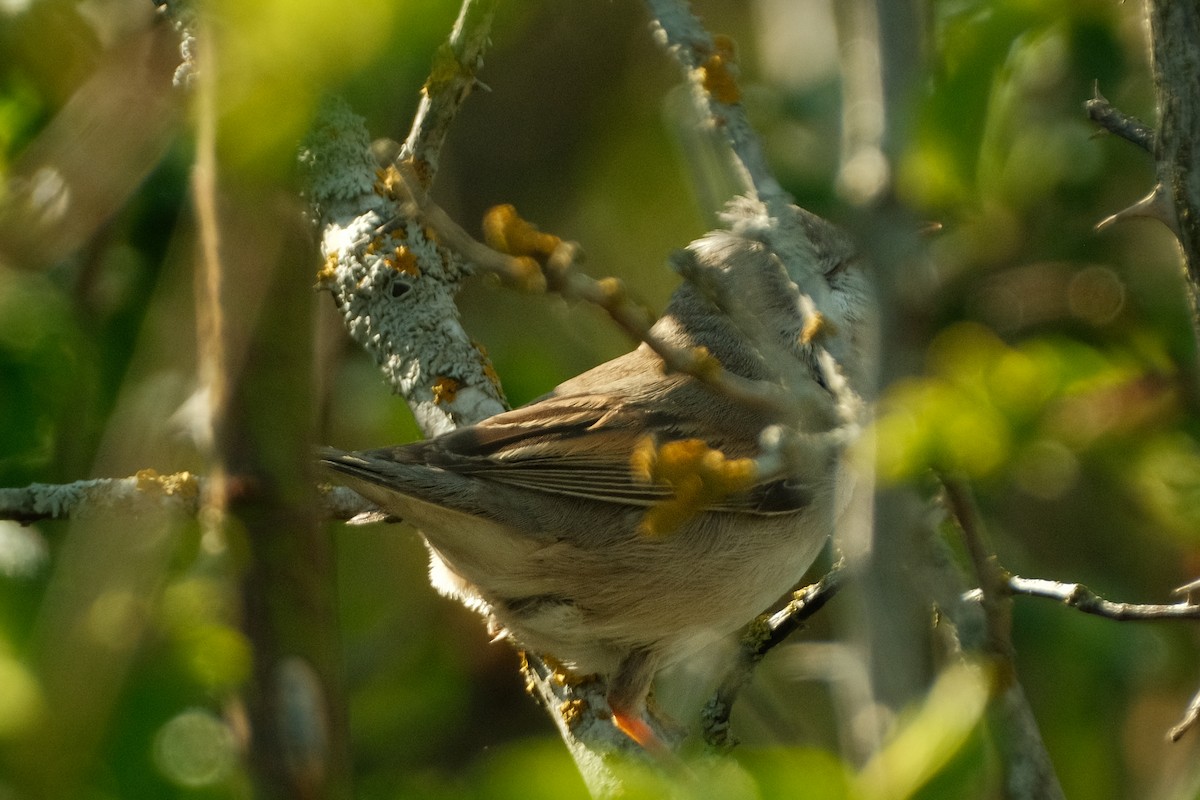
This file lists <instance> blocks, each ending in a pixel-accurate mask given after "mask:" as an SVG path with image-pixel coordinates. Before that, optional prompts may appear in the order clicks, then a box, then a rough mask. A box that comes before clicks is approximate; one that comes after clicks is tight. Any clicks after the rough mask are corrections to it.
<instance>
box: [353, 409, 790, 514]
mask: <svg viewBox="0 0 1200 800" xmlns="http://www.w3.org/2000/svg"><path fill="white" fill-rule="evenodd" d="M647 434H649V435H651V436H653V437H654V438H655V440H656V441H657V442H658V443H662V442H667V441H673V440H682V439H691V438H697V439H704V440H705V441H706V444H707V445H708V446H709V447H711V448H714V449H717V450H721V451H722V452H724V454H725V455H726V456H727V457H730V458H733V457H741V456H746V455H750V454H751V453H749V452H731V451H730V448H731V445H730V443H729V442H725V441H720V440H716V441H714V440H712V437H711V436H710V437H707V438H706V437H704V436H701V435H700V432H699V431H697V430H694V429H693V428H692V426H691V425H689V424H688V423H687V422H686V421H685V420H683V419H681V418H679V417H675V416H672V415H670V414H666V413H663V412H651V411H647V410H646V409H644V408H639V407H637V406H636V405H631V404H628V403H624V402H622V401H621V400H619V399H617V398H615V397H606V396H604V395H596V394H586V395H573V396H563V397H548V398H545V399H543V400H540V401H538V402H536V403H533V404H531V405H529V406H525V407H523V408H518V409H515V410H513V411H509V412H506V413H504V414H500V415H498V416H496V417H492V418H491V419H489V420H487V421H485V422H483V423H481V424H479V425H475V426H472V427H468V428H462V429H460V430H458V431H455V432H453V433H449V434H446V435H444V436H441V437H438V438H437V439H433V440H430V441H428V442H425V443H421V444H418V445H409V446H406V447H403V448H396V449H393V450H391V451H375V452H373V453H371V455H373V456H377V457H378V456H380V455H382V454H383V453H387V452H390V453H392V454H393V457H396V458H403V459H404V460H406V461H410V459H411V461H410V463H412V461H421V462H424V463H426V464H429V465H430V466H434V467H438V468H440V469H444V470H447V471H449V472H453V473H456V474H459V475H463V476H473V477H476V478H479V479H483V480H487V481H494V482H496V483H502V484H506V485H509V486H513V487H519V488H522V489H527V490H530V491H536V492H549V493H554V494H560V495H569V496H573V497H579V498H586V499H589V500H599V501H604V502H611V503H619V504H625V505H634V506H644V507H649V506H654V505H657V504H659V503H663V502H665V501H668V500H670V499H671V498H672V497H674V496H675V489H674V488H673V487H672V486H670V485H668V484H665V483H658V482H652V481H648V480H645V479H644V477H642V476H639V475H638V474H637V473H636V472H635V470H634V467H633V463H632V456H633V453H634V450H635V448H637V447H638V446H639V444H641V443H643V442H644V440H645V437H646V435H647ZM741 449H742V450H743V451H745V450H746V445H745V444H743V445H742V446H741ZM811 497H812V493H811V489H810V488H809V487H806V486H804V485H802V484H800V483H799V482H796V481H791V480H787V479H776V480H771V481H764V482H761V483H758V484H755V485H753V486H751V487H750V488H749V489H748V490H746V491H742V492H738V493H736V494H729V495H726V496H725V497H723V498H722V499H721V500H719V501H717V502H713V503H710V504H709V505H707V506H706V508H709V509H711V510H716V511H728V512H734V513H752V514H783V513H791V512H795V511H799V510H800V509H802V508H804V507H805V506H807V505H808V504H809V503H810V502H811Z"/></svg>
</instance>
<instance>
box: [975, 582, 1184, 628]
mask: <svg viewBox="0 0 1200 800" xmlns="http://www.w3.org/2000/svg"><path fill="white" fill-rule="evenodd" d="M1005 591H1006V592H1007V593H1008V594H1010V595H1024V596H1026V597H1042V598H1046V599H1049V600H1057V601H1058V602H1060V603H1062V604H1063V605H1065V606H1068V607H1070V608H1073V609H1075V610H1076V611H1082V612H1083V613H1085V614H1092V615H1094V616H1097V617H1104V618H1105V619H1111V620H1116V621H1118V622H1130V621H1149V620H1162V619H1200V605H1196V604H1193V603H1192V602H1190V601H1187V600H1184V601H1181V602H1178V603H1118V602H1114V601H1112V600H1106V599H1105V598H1103V597H1101V596H1100V595H1098V594H1096V593H1095V592H1093V591H1092V590H1091V589H1089V588H1088V587H1086V586H1084V585H1083V584H1081V583H1060V582H1059V581H1050V580H1045V579H1042V578H1022V577H1020V576H1017V575H1011V576H1009V577H1008V578H1007V580H1006V582H1005ZM979 597H980V594H979V590H978V589H976V590H974V591H972V592H968V593H967V598H968V599H971V600H975V599H978V598H979Z"/></svg>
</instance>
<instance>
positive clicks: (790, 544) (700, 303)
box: [323, 201, 869, 745]
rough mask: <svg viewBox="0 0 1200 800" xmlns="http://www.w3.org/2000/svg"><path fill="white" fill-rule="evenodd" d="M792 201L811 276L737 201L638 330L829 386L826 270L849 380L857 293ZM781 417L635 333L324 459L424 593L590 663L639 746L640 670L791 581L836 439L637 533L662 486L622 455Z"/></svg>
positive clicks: (820, 507)
mask: <svg viewBox="0 0 1200 800" xmlns="http://www.w3.org/2000/svg"><path fill="white" fill-rule="evenodd" d="M791 213H792V214H794V217H793V218H792V219H790V220H786V221H785V222H787V223H788V224H798V225H801V226H803V229H804V230H805V231H807V232H808V235H809V238H810V239H812V240H814V241H816V242H817V243H818V247H816V248H815V249H814V251H813V252H809V253H807V254H806V258H807V259H808V262H807V264H806V265H804V266H803V268H802V269H803V270H804V271H806V272H807V273H811V274H807V275H797V274H796V272H797V270H796V269H795V267H794V266H793V267H792V268H791V270H790V271H789V264H788V263H787V259H786V258H781V256H780V254H779V253H777V252H776V251H775V249H773V247H772V244H771V242H772V238H771V234H770V231H772V230H774V229H775V228H774V226H776V225H777V224H778V222H775V221H772V220H769V219H768V218H767V216H766V212H765V210H764V209H763V207H762V206H761V205H760V204H758V203H754V202H751V201H741V203H740V204H739V205H736V206H733V207H731V211H730V213H729V215H728V217H727V218H728V219H729V221H730V222H731V223H732V229H731V230H719V231H714V232H711V233H709V234H707V235H706V236H704V237H702V238H701V239H699V240H698V241H696V242H693V243H692V244H691V245H690V246H689V248H688V251H687V252H686V253H685V254H684V257H685V259H686V260H687V267H686V269H684V272H685V273H686V274H687V275H688V276H689V277H690V278H691V280H689V281H686V282H685V283H684V284H682V285H681V286H680V288H679V289H678V290H677V291H676V292H675V294H674V296H673V297H672V299H671V302H670V304H669V305H668V307H667V310H666V312H665V314H664V315H663V316H662V318H661V319H659V320H658V322H657V323H656V324H655V325H654V328H653V332H654V333H655V334H656V335H657V336H659V337H662V338H663V339H665V340H666V341H668V342H670V343H671V344H672V345H674V346H676V347H704V348H706V349H707V350H708V352H710V353H711V354H712V355H713V356H714V357H715V358H716V359H717V360H718V361H719V362H720V364H721V365H722V366H723V367H724V368H725V369H726V370H729V371H730V372H733V373H736V374H738V375H741V376H743V377H745V378H749V379H753V380H761V381H768V382H772V383H775V384H777V385H783V386H789V385H790V386H793V387H794V386H796V385H797V383H805V384H806V388H807V389H813V388H816V389H817V390H818V391H820V392H822V393H826V392H828V391H829V390H828V388H827V387H826V381H825V380H824V379H823V377H822V372H821V371H820V370H819V369H818V367H817V366H816V358H815V356H814V352H813V346H812V344H811V335H810V333H809V334H806V332H805V330H806V328H805V325H806V319H811V317H810V316H806V314H805V313H803V312H802V310H801V305H800V302H799V296H798V294H797V292H796V283H800V285H801V286H803V285H805V284H804V282H805V281H808V282H809V283H811V282H812V281H813V280H818V281H821V282H822V284H823V285H822V286H821V287H820V288H821V291H822V292H825V293H826V295H825V297H824V298H823V299H824V301H825V302H824V303H823V304H822V306H821V313H822V315H824V316H825V317H828V319H827V321H828V322H830V323H832V329H836V330H837V331H839V336H841V337H842V339H843V340H844V341H845V342H847V343H848V345H847V346H846V347H844V348H842V349H841V351H840V352H839V358H840V359H841V361H842V363H841V365H840V366H841V368H842V370H843V372H844V373H845V374H846V375H847V376H848V377H849V378H850V379H851V382H852V383H853V382H854V381H855V380H857V379H858V376H859V374H860V373H861V370H862V365H861V358H860V356H859V355H858V354H859V353H860V352H861V348H862V344H861V339H862V338H863V337H862V336H861V335H860V334H859V331H861V330H862V328H863V326H864V317H865V315H866V314H867V312H868V307H869V302H868V299H867V297H868V293H867V289H866V284H865V281H864V278H863V276H862V274H861V270H860V269H859V268H858V266H857V262H856V259H855V257H854V254H853V251H852V249H851V248H850V247H849V246H848V245H847V244H846V243H845V240H844V239H843V238H842V237H841V235H840V234H838V233H837V232H836V231H835V229H833V228H832V226H830V225H829V224H828V223H825V222H824V221H822V220H820V219H819V218H817V217H814V216H812V215H809V214H807V213H806V212H803V211H801V210H800V209H795V208H793V209H791ZM822 243H823V244H824V246H820V245H822ZM852 361H853V362H856V363H848V362H852ZM832 402H833V401H832V398H830V405H831V406H832ZM779 422H780V420H779V419H777V418H775V415H772V414H770V413H768V412H766V411H763V410H756V409H754V408H751V407H749V406H747V405H744V404H740V403H738V402H735V401H733V400H731V399H730V398H729V397H727V396H725V395H724V394H722V393H721V392H719V391H715V390H714V389H712V388H710V387H708V386H706V385H704V384H702V383H701V382H699V381H697V380H695V379H694V378H692V377H689V376H686V375H683V374H678V373H675V374H672V373H668V372H667V371H666V370H665V369H664V365H663V361H662V359H661V358H659V356H658V355H656V354H655V353H654V352H653V351H652V350H651V349H650V348H649V347H648V346H646V345H644V344H643V345H642V346H640V347H638V348H637V349H636V350H634V351H633V352H631V353H628V354H626V355H623V356H620V357H619V358H616V359H613V360H612V361H609V362H607V363H604V364H601V365H600V366H598V367H595V368H594V369H591V370H589V371H587V372H585V373H583V374H582V375H579V376H578V377H576V378H572V379H571V380H569V381H567V382H565V383H563V384H562V385H560V386H558V387H557V388H556V389H554V391H552V392H550V393H549V394H547V395H545V396H544V397H542V398H540V399H538V400H535V401H533V402H532V403H530V404H528V405H526V406H524V407H522V408H518V409H514V410H512V411H508V412H505V413H502V414H498V415H496V416H494V417H491V418H489V419H487V420H484V421H483V422H481V423H479V424H478V425H473V426H470V427H466V428H461V429H459V430H457V431H454V432H452V433H448V434H445V435H442V436H439V437H437V438H435V439H431V440H429V441H424V442H417V443H414V444H407V445H401V446H398V447H390V448H384V449H381V450H370V451H366V452H341V451H329V452H327V453H326V454H325V455H324V457H323V463H324V464H326V465H327V466H328V467H330V468H332V469H333V470H335V471H336V472H337V473H340V476H341V478H342V479H343V480H344V481H345V482H346V483H347V484H348V485H349V486H350V487H351V488H353V489H354V490H355V491H356V492H358V493H359V494H361V495H362V496H363V497H365V498H367V499H368V500H370V501H372V502H373V503H376V504H377V505H378V506H379V507H380V508H381V509H383V510H385V511H386V512H388V513H389V514H392V515H395V516H396V517H399V518H401V519H403V520H405V521H406V522H408V523H410V524H412V525H413V526H415V527H416V528H418V529H419V530H420V531H421V532H422V533H423V534H424V536H425V540H426V542H427V544H428V546H429V550H430V555H431V568H430V573H431V581H432V583H433V585H434V586H435V587H436V588H437V589H438V590H439V591H440V592H442V593H443V594H445V595H448V596H450V597H453V598H456V599H458V600H460V601H461V602H463V603H464V604H466V605H467V606H468V607H470V608H472V609H475V610H477V611H479V612H480V613H482V614H483V615H485V616H486V617H487V618H488V620H489V623H490V625H491V626H492V627H493V628H494V629H495V630H496V631H497V632H502V633H505V634H507V635H508V636H510V637H511V638H512V639H514V640H516V642H518V643H519V644H520V645H521V646H522V647H524V648H526V649H528V650H530V651H532V652H535V653H539V654H543V655H548V656H551V657H553V658H554V659H555V660H556V661H557V662H558V663H560V664H562V665H564V666H565V667H566V668H568V669H570V670H572V671H574V672H576V673H578V674H580V675H586V674H592V673H598V674H600V675H602V676H604V677H605V679H606V680H607V687H608V701H609V706H610V708H611V710H612V714H613V720H614V722H615V723H616V725H617V726H618V727H619V728H620V729H621V730H623V731H625V732H626V733H627V734H629V735H630V736H631V737H632V738H633V739H635V740H636V741H638V742H640V743H642V744H644V745H645V744H647V743H650V742H651V741H652V740H653V738H654V736H653V733H651V731H650V728H649V726H648V725H647V723H646V717H645V714H646V697H647V693H648V691H649V689H650V686H651V683H652V681H653V678H654V675H655V673H656V672H657V671H658V670H659V669H661V668H662V667H664V666H667V665H669V664H671V663H674V662H677V661H679V660H681V659H684V658H686V657H687V656H688V655H689V654H693V653H695V652H696V651H697V650H698V649H700V648H702V647H704V646H705V645H707V644H710V643H712V642H714V641H716V640H717V639H719V638H721V637H724V636H726V635H727V634H729V633H731V632H732V631H735V630H737V629H738V628H739V627H741V626H743V625H745V624H746V623H747V622H749V621H750V620H751V619H753V618H754V617H755V616H756V615H758V614H759V613H761V612H762V611H764V610H765V609H766V608H767V607H769V606H770V605H771V604H772V603H774V602H775V601H776V600H778V599H779V598H780V597H781V596H782V595H783V594H785V593H786V592H787V591H788V590H789V589H791V588H792V587H793V586H795V585H796V584H797V583H798V582H799V581H800V580H801V579H802V577H803V575H804V573H805V571H806V570H807V569H808V568H809V566H810V565H811V564H812V562H813V560H814V559H815V558H816V556H817V554H818V553H819V552H820V550H821V548H822V547H823V545H824V543H825V541H826V540H827V538H828V536H829V534H830V532H831V531H832V528H833V525H834V520H835V517H836V515H837V513H838V511H839V509H838V506H839V503H838V501H837V500H836V499H835V494H836V492H835V484H836V483H837V478H838V473H839V468H838V453H836V452H835V451H834V450H833V449H832V448H830V447H829V445H828V444H827V443H818V442H817V441H815V440H814V444H813V447H812V451H811V454H809V455H808V456H806V457H807V458H808V459H809V461H811V463H805V464H804V465H803V466H804V469H803V470H800V471H798V472H797V473H796V474H794V475H791V476H785V477H773V478H767V479H765V480H763V481H761V482H758V483H752V484H751V485H748V486H747V487H744V488H741V489H740V490H738V491H736V492H733V493H728V494H724V496H718V497H715V498H712V499H710V500H709V501H707V502H706V503H705V504H704V505H703V506H702V507H697V508H695V509H692V510H691V513H690V514H685V515H683V517H682V519H681V520H680V521H679V522H678V523H677V524H676V525H674V526H673V528H672V529H670V530H665V531H660V532H658V533H656V534H649V533H647V532H646V530H645V526H644V524H643V523H644V521H645V518H646V514H647V512H648V511H649V510H651V509H653V508H656V507H660V506H661V505H662V504H664V503H666V502H668V501H670V500H671V499H672V497H673V496H674V494H675V489H674V488H672V487H671V486H668V485H665V484H663V483H658V482H655V481H653V480H648V479H647V475H646V474H644V472H643V471H642V470H640V469H638V468H637V467H636V465H635V463H634V462H635V461H636V459H635V456H634V454H635V453H636V452H638V451H639V448H644V447H645V446H646V443H647V442H652V443H654V444H655V445H656V446H662V445H664V444H669V443H672V442H702V443H703V445H704V446H706V448H705V449H711V450H715V451H720V453H721V454H723V455H724V457H725V458H726V459H737V458H744V457H753V456H755V455H756V454H757V453H758V452H759V450H760V447H759V438H760V435H761V434H762V432H763V431H764V429H766V428H768V427H769V426H771V425H774V424H777V423H779Z"/></svg>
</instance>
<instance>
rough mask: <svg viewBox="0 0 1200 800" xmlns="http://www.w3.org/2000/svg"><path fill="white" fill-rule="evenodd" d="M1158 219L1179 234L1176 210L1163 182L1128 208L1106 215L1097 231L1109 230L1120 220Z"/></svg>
mask: <svg viewBox="0 0 1200 800" xmlns="http://www.w3.org/2000/svg"><path fill="white" fill-rule="evenodd" d="M1138 217H1141V218H1144V219H1156V220H1158V221H1159V222H1161V223H1162V224H1163V225H1166V226H1167V228H1169V229H1170V231H1171V233H1173V234H1175V236H1176V237H1178V236H1179V225H1178V224H1177V223H1176V221H1175V211H1174V208H1173V207H1172V205H1171V202H1170V200H1169V199H1168V198H1167V193H1166V190H1164V189H1163V185H1162V184H1161V183H1159V184H1156V185H1155V187H1154V190H1153V191H1151V192H1150V194H1148V195H1146V196H1145V197H1143V198H1142V199H1141V200H1138V201H1137V202H1136V203H1134V204H1133V205H1131V206H1129V207H1128V208H1125V209H1122V210H1120V211H1118V212H1117V213H1115V214H1112V215H1110V216H1107V217H1105V218H1104V219H1102V220H1100V221H1099V222H1097V223H1096V232H1097V233H1099V232H1100V231H1104V230H1107V229H1108V228H1111V227H1112V226H1113V225H1115V224H1117V223H1118V222H1123V221H1125V220H1128V219H1135V218H1138Z"/></svg>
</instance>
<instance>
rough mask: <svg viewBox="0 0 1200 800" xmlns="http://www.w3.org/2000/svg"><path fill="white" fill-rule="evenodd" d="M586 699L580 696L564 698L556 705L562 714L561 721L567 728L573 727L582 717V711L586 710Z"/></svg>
mask: <svg viewBox="0 0 1200 800" xmlns="http://www.w3.org/2000/svg"><path fill="white" fill-rule="evenodd" d="M587 707H588V704H587V701H586V700H584V699H583V698H581V697H576V698H573V699H571V700H564V701H563V702H562V703H560V704H559V706H558V713H559V714H560V715H561V716H562V719H563V722H565V723H566V724H567V728H568V729H570V728H574V727H575V726H576V725H577V724H579V721H580V720H581V719H583V715H584V712H586V711H587Z"/></svg>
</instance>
